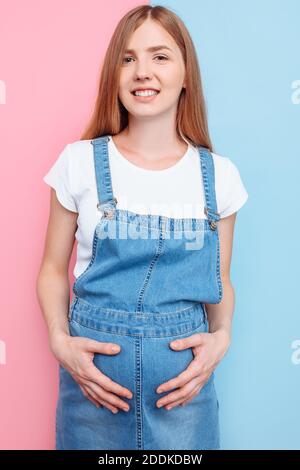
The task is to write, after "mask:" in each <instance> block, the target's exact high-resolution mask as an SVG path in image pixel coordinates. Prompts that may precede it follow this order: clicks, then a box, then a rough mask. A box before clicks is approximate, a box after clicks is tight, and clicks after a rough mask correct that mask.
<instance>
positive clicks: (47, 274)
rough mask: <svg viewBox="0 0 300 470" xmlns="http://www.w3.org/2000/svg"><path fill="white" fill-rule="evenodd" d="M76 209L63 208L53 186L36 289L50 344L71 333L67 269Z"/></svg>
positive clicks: (74, 228) (75, 220)
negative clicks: (73, 210) (69, 326)
mask: <svg viewBox="0 0 300 470" xmlns="http://www.w3.org/2000/svg"><path fill="white" fill-rule="evenodd" d="M77 217H78V213H77V212H72V211H69V210H68V209H66V208H65V207H63V206H62V205H61V204H60V202H59V201H58V199H57V196H56V192H55V190H54V189H53V188H51V194H50V214H49V221H48V227H47V233H46V239H45V247H44V253H43V258H42V262H41V267H40V271H39V274H38V278H37V284H36V292H37V297H38V301H39V304H40V307H41V310H42V312H43V316H44V319H45V321H46V325H47V328H48V333H49V340H50V345H51V346H52V344H53V342H54V341H56V340H57V339H58V337H60V336H61V335H62V336H63V335H66V334H67V335H69V328H68V321H67V319H68V310H69V303H70V286H69V276H68V268H69V262H70V257H71V254H72V249H73V245H74V240H75V231H76V227H77Z"/></svg>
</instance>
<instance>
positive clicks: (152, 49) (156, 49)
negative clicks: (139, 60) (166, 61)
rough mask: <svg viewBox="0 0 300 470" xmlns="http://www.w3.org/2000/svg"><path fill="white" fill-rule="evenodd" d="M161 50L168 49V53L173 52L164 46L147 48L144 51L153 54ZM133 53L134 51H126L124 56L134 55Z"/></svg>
mask: <svg viewBox="0 0 300 470" xmlns="http://www.w3.org/2000/svg"><path fill="white" fill-rule="evenodd" d="M161 49H168V50H169V51H171V52H173V51H172V49H171V48H170V47H168V46H165V45H159V46H152V47H148V49H146V50H147V51H149V52H155V51H160V50H161ZM134 52H135V50H134V49H126V51H125V54H134Z"/></svg>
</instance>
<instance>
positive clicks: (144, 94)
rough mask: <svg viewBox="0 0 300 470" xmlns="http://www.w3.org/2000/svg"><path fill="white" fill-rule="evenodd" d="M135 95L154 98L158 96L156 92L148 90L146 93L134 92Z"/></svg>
mask: <svg viewBox="0 0 300 470" xmlns="http://www.w3.org/2000/svg"><path fill="white" fill-rule="evenodd" d="M133 94H134V95H135V96H152V95H157V94H158V92H157V91H154V90H146V91H134V92H133Z"/></svg>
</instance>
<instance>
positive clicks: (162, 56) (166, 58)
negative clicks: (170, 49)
mask: <svg viewBox="0 0 300 470" xmlns="http://www.w3.org/2000/svg"><path fill="white" fill-rule="evenodd" d="M156 57H161V58H162V59H165V60H168V57H165V56H164V55H157V56H156ZM156 57H155V58H156Z"/></svg>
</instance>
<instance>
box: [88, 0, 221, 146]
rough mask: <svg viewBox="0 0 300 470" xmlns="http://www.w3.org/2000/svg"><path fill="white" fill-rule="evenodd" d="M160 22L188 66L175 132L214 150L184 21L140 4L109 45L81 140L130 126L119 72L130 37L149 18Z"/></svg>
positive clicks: (191, 42)
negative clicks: (119, 90) (122, 96)
mask: <svg viewBox="0 0 300 470" xmlns="http://www.w3.org/2000/svg"><path fill="white" fill-rule="evenodd" d="M147 18H151V19H152V20H154V21H157V22H158V23H159V24H160V25H161V26H162V27H163V28H164V29H165V30H166V31H167V32H168V33H169V34H170V35H171V36H172V38H173V39H174V40H175V42H176V44H177V45H178V47H179V49H180V51H181V54H182V57H183V60H184V64H185V71H186V82H185V83H186V88H183V89H182V91H181V94H180V97H179V101H178V108H177V118H176V132H177V135H178V137H179V138H181V139H183V140H184V141H186V142H187V143H188V142H189V143H191V144H192V145H196V146H198V145H202V146H204V147H207V148H208V149H209V150H210V151H211V152H212V151H213V147H212V143H211V140H210V137H209V130H208V123H207V113H206V104H205V99H204V95H203V89H202V82H201V74H200V70H199V65H198V59H197V55H196V51H195V47H194V44H193V41H192V39H191V37H190V34H189V32H188V30H187V28H186V27H185V25H184V23H183V21H182V20H181V19H180V18H179V17H178V16H177V15H176V14H175V13H173V12H172V11H171V10H169V9H168V8H165V7H163V6H159V5H157V6H151V5H141V6H138V7H135V8H133V9H132V10H130V11H129V12H128V13H127V14H126V15H125V16H123V17H122V18H121V20H120V21H119V23H118V24H117V27H116V29H115V31H114V33H113V36H112V38H111V40H110V42H109V45H108V48H107V51H106V54H105V57H104V61H103V65H102V69H101V72H100V80H99V88H98V96H97V100H96V103H95V107H94V111H93V114H92V117H91V119H90V122H89V123H88V125H87V127H86V129H85V131H84V133H83V135H82V136H81V139H80V140H85V139H93V138H96V137H101V136H102V135H106V134H110V135H115V134H118V133H119V132H121V131H122V130H123V129H124V128H125V127H127V125H128V111H127V110H126V109H125V107H124V106H123V104H122V103H121V101H120V100H119V98H118V87H117V86H116V84H118V83H119V77H120V69H121V64H122V58H123V56H124V51H125V50H126V45H127V38H128V37H130V35H131V34H132V33H133V32H134V31H135V30H136V29H137V28H138V27H139V26H140V25H141V24H142V23H143V22H144V21H145V20H146V19H147Z"/></svg>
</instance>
